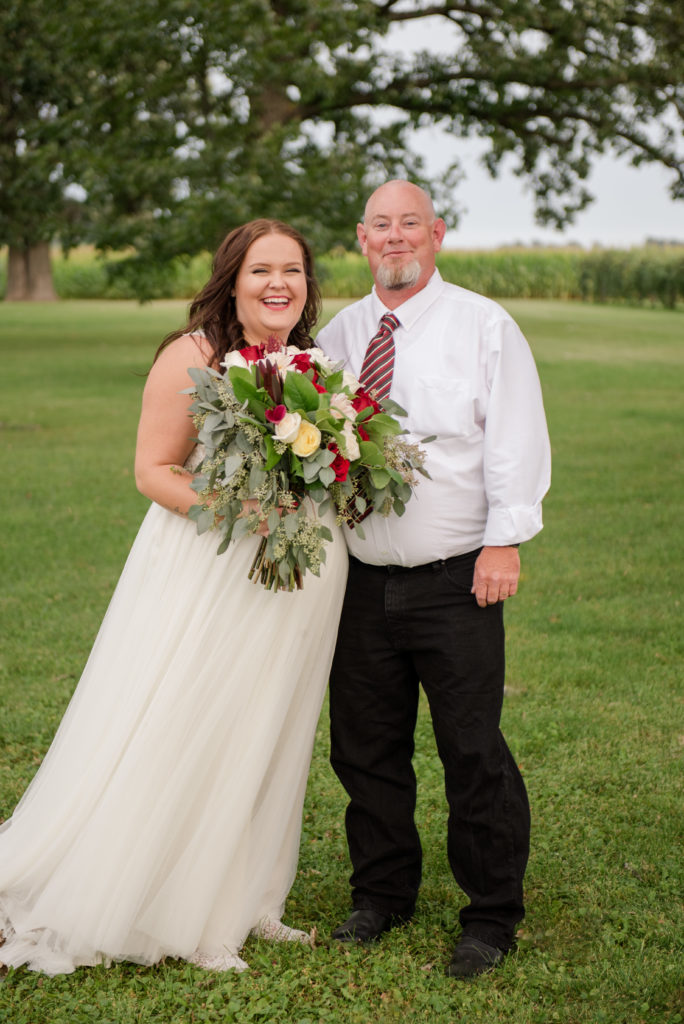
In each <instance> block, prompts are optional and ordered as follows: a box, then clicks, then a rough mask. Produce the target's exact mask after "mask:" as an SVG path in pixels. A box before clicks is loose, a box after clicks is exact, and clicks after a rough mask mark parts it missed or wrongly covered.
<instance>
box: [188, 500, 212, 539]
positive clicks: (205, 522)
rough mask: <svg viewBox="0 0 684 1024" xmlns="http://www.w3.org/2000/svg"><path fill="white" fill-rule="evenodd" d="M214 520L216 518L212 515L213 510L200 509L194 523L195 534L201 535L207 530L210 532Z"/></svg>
mask: <svg viewBox="0 0 684 1024" xmlns="http://www.w3.org/2000/svg"><path fill="white" fill-rule="evenodd" d="M193 507H194V506H193ZM215 518H216V517H215V515H214V512H213V509H208V508H205V509H202V511H201V512H200V514H199V515H198V516H197V518H196V519H195V522H196V523H197V532H198V533H199V534H203V533H206V532H207V531H208V530H211V528H212V526H213V525H214V520H215Z"/></svg>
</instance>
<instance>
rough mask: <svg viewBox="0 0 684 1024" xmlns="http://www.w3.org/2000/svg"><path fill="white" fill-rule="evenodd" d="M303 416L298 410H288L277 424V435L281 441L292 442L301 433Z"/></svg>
mask: <svg viewBox="0 0 684 1024" xmlns="http://www.w3.org/2000/svg"><path fill="white" fill-rule="evenodd" d="M301 424H302V417H301V416H300V415H299V413H298V412H286V413H285V415H284V416H283V418H282V420H280V422H279V423H276V425H275V436H276V437H277V438H278V440H279V441H284V442H285V443H286V444H292V442H293V441H294V440H295V438H296V437H297V434H298V433H299V428H300V426H301Z"/></svg>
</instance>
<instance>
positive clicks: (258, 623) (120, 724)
mask: <svg viewBox="0 0 684 1024" xmlns="http://www.w3.org/2000/svg"><path fill="white" fill-rule="evenodd" d="M333 531H334V540H333V542H332V543H331V544H328V545H327V563H326V565H325V566H324V567H323V570H322V572H321V576H320V577H319V578H317V577H315V576H312V575H310V574H307V575H306V576H305V578H304V588H303V590H301V591H297V592H295V593H291V594H290V593H282V592H279V593H276V594H274V593H272V592H267V591H265V590H264V589H263V588H262V587H261V585H260V584H257V585H254V584H253V583H250V582H249V581H248V580H247V571H248V569H249V566H250V564H251V561H252V559H253V557H254V554H255V552H256V548H257V545H258V541H257V539H256V538H247V539H244V540H242V541H240V542H238V543H237V544H235V545H232V546H231V548H230V549H229V550H228V551H227V552H226V553H225V554H222V555H220V556H217V555H216V547H217V537H216V535H213V534H204V535H203V536H201V537H198V536H197V534H196V530H195V526H194V524H192V523H190V522H188V521H187V520H184V519H181V518H180V517H178V516H174V515H172V514H171V513H170V512H167V511H166V510H164V509H162V508H161V507H160V506H158V505H152V507H151V508H150V510H149V512H148V514H147V516H146V518H145V520H144V522H143V524H142V526H141V529H140V531H139V533H138V536H137V538H136V540H135V543H134V545H133V548H132V549H131V553H130V555H129V558H128V561H127V562H126V566H125V568H124V571H123V574H122V576H121V579H120V581H119V583H118V586H117V588H116V591H115V593H114V596H113V598H112V601H111V604H110V606H109V609H108V611H107V614H106V616H105V619H104V621H103V624H102V627H101V629H100V632H99V634H98V636H97V639H96V641H95V645H94V647H93V649H92V652H91V654H90V658H89V660H88V663H87V665H86V668H85V670H84V672H83V676H82V678H81V681H80V683H79V685H78V687H77V689H76V691H75V693H74V696H73V698H72V700H71V703H70V704H69V707H68V709H67V711H66V713H65V715H64V718H63V720H62V723H61V725H60V727H59V730H58V732H57V734H56V736H55V739H54V741H53V743H52V746H51V748H50V750H49V751H48V754H47V756H46V757H45V760H44V762H43V764H42V765H41V767H40V769H39V771H38V773H37V774H36V776H35V778H34V779H33V781H32V783H31V785H30V786H29V788H28V789H27V791H26V793H25V794H24V796H23V797H22V799H21V801H20V803H19V804H18V805H17V808H16V810H15V813H14V815H13V816H12V818H11V819H9V821H7V822H6V823H5V824H4V825H3V826H2V827H1V828H0V929H2V931H3V932H4V935H5V944H4V945H2V946H0V962H2V963H4V964H7V965H8V966H19V965H20V964H27V965H28V966H29V967H31V968H32V969H35V970H41V971H44V972H45V973H48V974H57V973H66V972H69V971H72V970H73V969H74V968H75V967H77V966H79V965H86V964H96V963H102V962H105V963H107V962H110V961H112V960H132V961H134V962H137V963H144V964H152V963H155V962H157V961H158V960H160V959H161V958H162V957H164V956H169V957H187V956H189V955H191V954H192V953H193V952H194V951H196V950H201V951H203V952H207V953H210V954H214V953H215V954H220V953H221V952H224V951H226V950H228V951H230V952H236V951H237V950H239V949H240V947H241V946H242V944H243V942H244V940H245V938H246V936H247V935H248V933H249V930H250V928H251V927H253V926H255V925H256V924H257V923H258V922H259V921H260V920H262V919H263V918H264V917H267V916H274V917H280V916H281V914H282V910H283V904H284V901H285V897H286V895H287V893H288V891H289V889H290V886H291V884H292V881H293V879H294V875H295V871H296V864H297V856H298V850H299V834H300V827H301V812H302V804H303V800H304V792H305V787H306V778H307V772H308V767H309V762H310V757H311V750H312V745H313V739H314V734H315V730H316V724H317V720H318V716H319V712H320V708H321V703H322V700H323V695H324V692H325V686H326V683H327V678H328V671H329V668H330V662H331V659H332V652H333V647H334V642H335V636H336V631H337V622H338V619H339V615H340V609H341V604H342V597H343V591H344V584H345V580H346V566H347V554H346V547H345V544H344V541H343V539H342V538H341V536H340V534H339V531H338V530H336V529H335V528H334V527H333Z"/></svg>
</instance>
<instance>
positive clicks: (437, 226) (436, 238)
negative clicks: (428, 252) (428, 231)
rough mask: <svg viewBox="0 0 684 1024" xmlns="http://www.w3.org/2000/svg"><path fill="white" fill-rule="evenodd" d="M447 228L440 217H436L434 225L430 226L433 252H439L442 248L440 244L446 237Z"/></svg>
mask: <svg viewBox="0 0 684 1024" xmlns="http://www.w3.org/2000/svg"><path fill="white" fill-rule="evenodd" d="M446 229H447V226H446V224H445V223H444V221H443V220H442V218H441V217H437V219H436V220H435V223H434V224H433V225H432V247H433V249H434V250H435V252H439V250H440V249H441V248H442V242H443V241H444V236H445V235H446Z"/></svg>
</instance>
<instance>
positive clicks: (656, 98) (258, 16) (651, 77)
mask: <svg viewBox="0 0 684 1024" xmlns="http://www.w3.org/2000/svg"><path fill="white" fill-rule="evenodd" d="M428 18H430V19H436V20H437V21H436V22H434V23H436V24H442V25H443V27H444V33H443V38H444V50H442V49H440V52H439V53H430V52H427V51H424V50H423V51H421V50H417V51H416V52H414V53H412V54H410V55H407V54H406V53H401V54H400V53H398V52H397V50H396V47H394V46H393V45H392V28H393V26H395V25H398V24H402V23H403V24H409V25H410V24H419V23H423V22H424V21H425V19H428ZM0 36H1V37H2V38H3V42H4V44H5V45H4V47H3V51H4V52H5V53H6V55H7V57H6V61H5V64H4V68H3V75H2V80H1V81H0V242H4V243H5V244H8V245H9V246H10V247H11V249H14V250H15V251H16V252H17V253H19V252H22V251H23V252H29V253H30V251H31V250H32V248H33V247H35V246H37V245H38V244H39V243H45V242H46V241H48V240H49V239H51V238H54V237H59V238H60V239H61V240H62V242H63V244H65V245H66V246H69V245H71V244H74V243H75V242H77V241H80V240H84V239H87V240H91V241H93V242H94V243H95V244H96V245H97V246H98V247H99V248H101V249H103V250H104V251H107V250H111V249H122V248H125V247H132V249H133V250H134V251H135V254H136V255H135V257H134V266H136V273H138V272H139V271H140V269H141V268H144V267H145V266H150V265H153V264H154V263H155V262H157V263H158V262H159V261H163V260H166V259H168V258H171V257H172V256H174V255H177V254H184V253H192V252H195V251H198V250H200V249H204V248H212V247H214V246H215V245H216V244H217V243H218V241H219V240H220V238H221V237H222V236H223V235H224V234H225V232H226V231H227V230H228V229H229V228H230V227H231V226H233V225H235V224H236V223H239V222H241V221H243V220H245V219H249V218H251V217H254V216H264V215H265V216H273V217H280V218H282V219H284V220H287V221H290V222H293V223H295V224H297V226H298V227H300V228H301V229H302V230H303V231H304V233H305V234H306V235H307V236H308V237H309V238H310V239H311V241H312V242H313V243H314V245H315V246H316V247H317V248H318V249H327V248H329V247H331V246H332V245H337V244H342V245H348V244H349V241H350V240H351V238H352V237H353V224H354V221H355V220H356V219H357V218H358V216H359V214H360V211H361V209H362V203H363V199H364V197H365V195H367V193H368V191H369V190H370V189H371V188H372V187H373V186H374V185H376V184H378V183H379V182H381V181H382V180H384V179H386V178H387V177H410V178H412V179H413V180H417V181H419V182H422V183H424V184H426V185H428V186H429V187H430V188H431V190H432V192H433V196H434V198H435V201H436V205H437V207H438V209H439V211H440V213H442V215H444V216H445V218H446V219H447V221H448V222H449V223H451V224H453V223H454V222H455V218H456V205H455V201H456V199H457V181H458V173H459V172H458V168H457V167H455V166H454V167H452V168H450V169H449V170H448V171H447V172H446V174H444V175H443V176H442V178H441V179H440V180H429V179H428V177H427V175H426V171H425V166H424V163H423V161H422V159H421V156H420V154H419V153H416V152H414V151H413V150H412V148H411V133H412V130H413V129H414V128H416V127H420V126H424V125H427V124H438V125H440V126H441V127H442V128H443V129H444V130H445V131H447V132H450V133H453V134H454V135H455V136H458V137H465V136H481V137H483V138H484V139H486V140H487V141H488V150H487V154H486V157H485V160H486V164H487V167H488V169H489V171H490V172H491V173H493V174H495V173H496V172H497V170H498V168H499V166H500V164H501V162H502V160H503V159H504V158H505V157H507V156H508V157H510V156H512V157H513V158H514V160H515V166H516V173H519V174H520V175H522V176H523V177H524V178H525V179H526V180H527V181H528V182H529V183H530V185H531V187H532V189H533V191H534V195H535V200H536V210H537V217H538V219H539V221H540V222H542V223H548V224H553V225H557V226H562V225H563V224H565V223H567V222H568V221H569V220H571V219H572V217H573V215H574V214H575V213H576V212H577V211H578V210H580V209H582V208H583V207H584V206H585V205H586V204H587V203H588V202H589V201H590V196H589V194H588V191H587V189H586V185H585V179H586V177H587V174H588V172H589V170H590V166H591V161H592V159H593V158H594V157H595V156H596V155H597V154H600V153H602V152H604V151H606V150H607V149H609V148H611V149H613V150H616V151H617V152H618V153H620V154H622V155H623V156H624V157H625V159H628V160H631V161H632V162H633V163H636V164H638V163H641V162H643V161H655V162H658V163H660V164H663V165H665V167H667V168H668V169H669V170H670V171H671V173H672V184H671V191H672V195H673V196H674V197H677V198H684V170H683V167H682V154H681V140H682V124H683V122H684V84H683V83H684V8H682V5H681V4H680V3H677V2H663V0H591V2H586V3H582V4H574V3H572V2H571V0H500V2H492V0H435V2H430V0H423V2H419V3H413V2H408V0H203V2H202V3H201V4H200V3H198V2H196V0H165V2H164V3H162V2H160V0H148V2H146V3H145V4H140V5H133V6H132V7H131V6H126V5H122V4H120V3H118V2H114V0H90V2H86V0H63V2H62V4H60V5H59V9H58V8H56V7H55V5H54V4H51V3H49V2H48V0H6V3H5V4H4V5H3V7H2V10H0ZM447 48H448V52H447ZM136 264H137V265H136Z"/></svg>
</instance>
